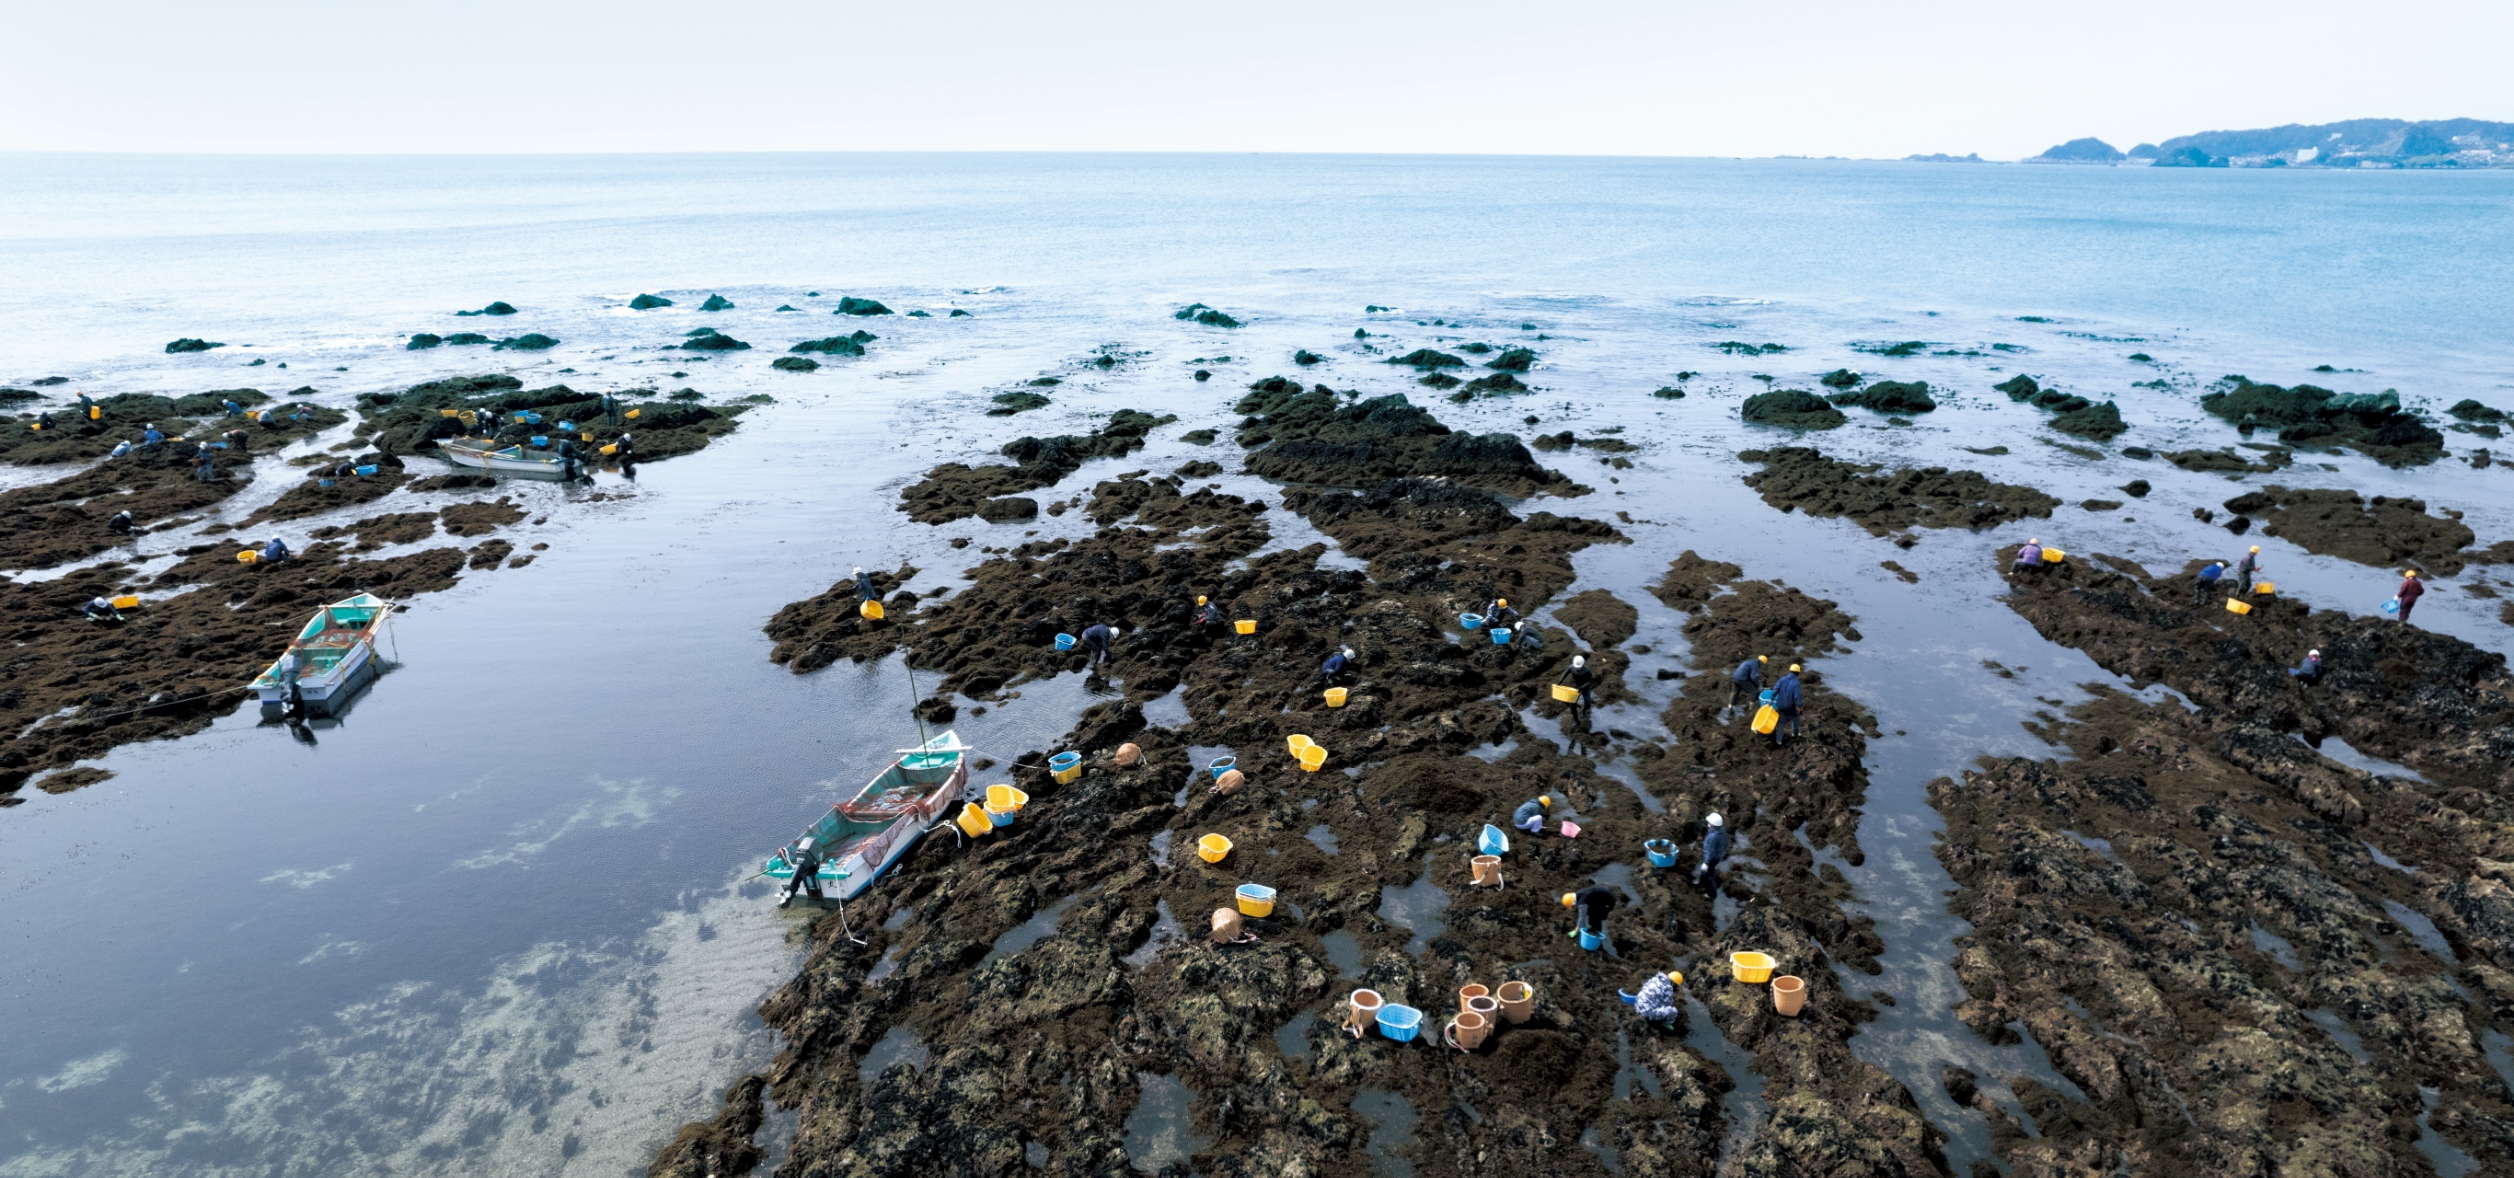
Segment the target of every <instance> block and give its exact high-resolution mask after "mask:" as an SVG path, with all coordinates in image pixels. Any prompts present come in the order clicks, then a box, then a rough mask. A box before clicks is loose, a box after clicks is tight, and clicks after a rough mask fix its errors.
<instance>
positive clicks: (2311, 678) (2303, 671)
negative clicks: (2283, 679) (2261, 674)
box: [2287, 650, 2322, 687]
mask: <svg viewBox="0 0 2514 1178" xmlns="http://www.w3.org/2000/svg"><path fill="white" fill-rule="evenodd" d="M2287 673H2288V675H2290V676H2292V677H2294V678H2295V680H2296V681H2297V682H2299V683H2303V684H2305V685H2306V686H2308V687H2310V686H2312V685H2313V684H2316V683H2319V682H2321V681H2322V652H2321V651H2318V650H2308V651H2306V652H2305V656H2304V661H2303V662H2301V663H2298V664H2296V665H2295V666H2294V667H2292V668H2289V669H2288V672H2287Z"/></svg>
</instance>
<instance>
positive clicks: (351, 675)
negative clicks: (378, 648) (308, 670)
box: [253, 642, 379, 720]
mask: <svg viewBox="0 0 2514 1178" xmlns="http://www.w3.org/2000/svg"><path fill="white" fill-rule="evenodd" d="M341 662H342V663H343V664H344V667H343V669H341V670H339V671H337V672H335V673H333V674H330V675H326V676H324V677H323V681H322V682H320V683H318V682H316V681H314V680H313V679H310V678H307V677H304V676H299V677H298V679H297V687H298V689H299V690H300V691H302V692H304V693H305V701H306V715H309V716H336V715H339V714H340V713H342V712H345V711H348V710H349V704H350V700H351V699H352V698H354V697H355V696H356V695H357V694H358V693H359V692H361V691H364V690H366V686H367V684H370V683H373V682H375V680H376V676H377V675H378V674H379V670H378V665H377V664H378V660H377V658H376V655H375V647H374V646H373V645H371V644H369V643H363V642H362V643H360V644H358V645H357V646H356V647H355V648H353V649H352V650H351V651H350V653H349V654H347V655H345V656H343V657H342V659H341ZM253 690H254V694H256V695H258V696H260V697H261V700H262V715H263V717H264V718H266V719H274V720H275V719H278V718H279V717H280V716H282V715H285V714H286V713H287V711H288V689H287V688H284V687H276V686H263V685H259V684H257V685H256V686H255V687H254V689H253Z"/></svg>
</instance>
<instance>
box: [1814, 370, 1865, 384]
mask: <svg viewBox="0 0 2514 1178" xmlns="http://www.w3.org/2000/svg"><path fill="white" fill-rule="evenodd" d="M1860 379H1861V378H1860V375H1859V374H1858V373H1856V372H1853V371H1851V370H1850V369H1848V368H1836V369H1834V370H1833V371H1831V372H1828V373H1825V374H1824V375H1823V376H1820V377H1817V378H1816V383H1817V384H1820V385H1823V386H1824V387H1826V388H1828V389H1855V388H1858V387H1859V382H1860Z"/></svg>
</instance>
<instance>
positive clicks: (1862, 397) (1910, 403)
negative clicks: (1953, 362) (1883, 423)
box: [1826, 369, 1938, 413]
mask: <svg viewBox="0 0 2514 1178" xmlns="http://www.w3.org/2000/svg"><path fill="white" fill-rule="evenodd" d="M1835 371H1836V372H1842V371H1844V370H1841V369H1836V370H1835ZM1826 379H1827V380H1828V381H1829V380H1831V379H1832V378H1831V377H1830V376H1828V377H1827V378H1826ZM1858 379H1859V377H1858V376H1856V375H1853V376H1851V380H1852V381H1854V382H1856V381H1857V380H1858ZM1827 399H1828V400H1831V401H1832V402H1833V403H1834V404H1836V405H1856V406H1858V407H1860V408H1862V409H1873V410H1875V411H1877V412H1879V413H1927V412H1930V411H1931V410H1934V409H1936V408H1937V407H1938V403H1937V402H1936V401H1933V400H1930V399H1929V382H1928V381H1925V380H1881V381H1878V382H1877V383H1875V384H1872V385H1870V386H1868V387H1867V388H1864V389H1860V390H1859V391H1857V392H1849V393H1835V394H1833V396H1831V397H1830V398H1827Z"/></svg>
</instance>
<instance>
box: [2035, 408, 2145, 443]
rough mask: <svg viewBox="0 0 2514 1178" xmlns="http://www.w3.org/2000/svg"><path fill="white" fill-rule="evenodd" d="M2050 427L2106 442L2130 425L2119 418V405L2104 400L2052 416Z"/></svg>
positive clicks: (2065, 432) (2119, 434)
mask: <svg viewBox="0 0 2514 1178" xmlns="http://www.w3.org/2000/svg"><path fill="white" fill-rule="evenodd" d="M2051 428H2052V429H2054V430H2057V431H2059V432H2061V433H2064V434H2075V435H2077V436H2078V437H2081V438H2093V439H2095V440H2096V441H2099V442H2108V441H2111V440H2112V439H2114V438H2117V437H2119V436H2121V434H2122V432H2123V431H2124V430H2127V429H2129V428H2130V427H2129V426H2128V425H2127V424H2125V423H2123V422H2122V420H2121V408H2120V406H2118V405H2115V404H2113V403H2112V402H2110V401H2104V402H2100V403H2097V404H2093V405H2088V406H2086V407H2084V408H2081V409H2072V410H2070V411H2069V412H2066V413H2063V414H2061V415H2060V416H2058V417H2054V418H2052V419H2051Z"/></svg>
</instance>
